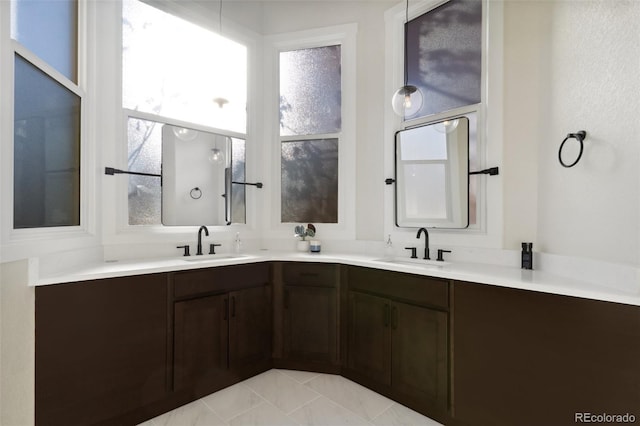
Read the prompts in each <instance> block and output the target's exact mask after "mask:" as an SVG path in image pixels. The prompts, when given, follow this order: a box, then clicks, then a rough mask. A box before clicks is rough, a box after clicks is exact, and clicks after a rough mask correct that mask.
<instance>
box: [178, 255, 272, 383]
mask: <svg viewBox="0 0 640 426" xmlns="http://www.w3.org/2000/svg"><path fill="white" fill-rule="evenodd" d="M268 277H269V275H268V266H267V265H264V264H263V265H260V264H259V265H248V266H240V267H238V266H231V267H221V268H212V269H204V270H196V271H187V272H181V273H175V274H174V276H173V285H174V295H175V296H174V304H173V306H174V326H173V336H174V352H173V354H174V355H173V378H174V382H173V383H174V389H175V390H176V391H185V390H187V391H190V392H192V393H193V394H194V395H205V394H207V393H210V392H213V391H215V390H218V389H220V388H222V387H224V386H228V385H229V384H232V383H234V382H235V381H237V380H238V378H245V377H250V376H251V375H252V374H256V373H258V372H260V371H263V370H265V369H267V368H268V367H269V365H270V362H271V290H270V289H271V287H270V286H269V283H268Z"/></svg>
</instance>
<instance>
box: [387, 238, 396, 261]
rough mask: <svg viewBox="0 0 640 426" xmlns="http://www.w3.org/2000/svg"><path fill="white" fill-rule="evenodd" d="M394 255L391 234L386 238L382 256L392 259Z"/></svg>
mask: <svg viewBox="0 0 640 426" xmlns="http://www.w3.org/2000/svg"><path fill="white" fill-rule="evenodd" d="M395 256H396V251H395V249H394V248H393V243H392V242H391V234H389V237H388V238H387V242H386V243H385V247H384V257H385V258H387V259H393V258H394V257H395Z"/></svg>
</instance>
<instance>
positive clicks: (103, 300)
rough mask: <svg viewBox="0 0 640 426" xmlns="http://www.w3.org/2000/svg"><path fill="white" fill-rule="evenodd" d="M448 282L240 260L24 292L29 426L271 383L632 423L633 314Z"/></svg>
mask: <svg viewBox="0 0 640 426" xmlns="http://www.w3.org/2000/svg"><path fill="white" fill-rule="evenodd" d="M183 263H186V262H183ZM174 269H175V270H174ZM452 271H453V272H447V270H446V268H444V269H443V268H423V269H418V268H415V267H410V266H409V267H405V266H398V265H397V264H394V263H391V262H388V263H385V262H375V261H372V260H371V259H364V258H354V257H351V258H348V257H345V258H344V259H342V260H340V259H339V258H337V257H323V256H317V257H313V256H306V257H290V256H271V257H269V256H262V257H260V256H255V257H254V258H252V259H244V260H242V261H241V262H239V263H237V264H234V261H233V260H229V261H228V262H222V264H220V266H212V265H211V264H208V263H207V262H202V263H200V264H196V263H192V264H191V265H190V266H189V267H180V268H173V267H172V266H171V265H164V266H162V267H161V268H150V269H144V268H142V269H137V270H136V271H135V272H134V273H131V274H130V275H126V272H125V271H120V272H118V274H116V275H121V276H115V277H110V278H108V277H103V276H104V275H109V274H108V273H102V272H100V273H96V274H95V275H97V276H101V277H102V278H100V279H85V280H79V279H78V276H76V277H75V278H71V279H73V281H75V282H67V283H58V284H53V283H51V285H41V286H38V287H36V405H35V410H36V424H38V425H65V426H68V425H87V424H104V425H107V424H113V425H115V424H136V423H140V422H142V421H144V420H147V419H149V418H152V417H155V416H157V415H159V414H161V413H163V412H166V411H169V410H171V409H173V408H175V407H177V406H179V405H182V404H185V403H187V402H189V401H192V400H194V399H197V398H199V397H202V396H204V395H207V394H209V393H211V392H214V391H217V390H219V389H222V388H224V387H227V386H229V385H231V384H233V383H236V382H239V381H241V380H244V379H246V378H248V377H251V376H253V375H256V374H258V373H260V372H262V371H266V370H268V369H270V368H272V367H276V368H291V369H302V370H308V371H317V372H327V373H334V374H342V375H344V376H345V377H347V378H349V379H352V380H354V381H356V382H359V383H361V384H362V385H364V386H366V387H369V388H371V389H373V390H375V391H377V392H379V393H381V394H383V395H386V396H388V397H390V398H392V399H394V400H396V401H398V402H400V403H402V404H405V405H407V406H409V407H411V408H413V409H415V410H417V411H419V412H421V413H423V414H425V415H427V416H429V417H431V418H433V419H435V420H437V421H439V422H441V423H444V424H452V425H488V424H492V425H513V424H519V425H529V424H530V425H539V424H558V425H561V424H575V419H574V415H575V413H577V412H592V413H610V414H625V413H631V414H635V415H636V416H639V415H640V405H639V404H638V401H640V362H638V360H639V359H640V306H638V305H640V304H630V303H620V302H614V301H601V300H591V299H587V298H582V297H574V296H571V295H559V294H551V293H548V292H539V291H533V290H531V289H523V288H510V287H507V286H504V282H503V281H501V279H502V280H503V279H504V276H503V277H502V278H496V283H497V284H496V285H492V284H490V283H486V282H473V281H471V280H465V279H462V278H463V277H464V276H467V277H469V276H470V275H469V274H466V273H462V272H460V273H456V272H455V269H452ZM145 272H151V273H145ZM512 272H513V273H515V272H518V273H520V272H519V271H512ZM85 276H86V277H91V276H92V275H91V274H86V275H85ZM477 276H478V277H480V278H481V277H482V274H479V275H477ZM482 281H485V279H484V278H482ZM533 281H535V280H533ZM542 288H544V287H542Z"/></svg>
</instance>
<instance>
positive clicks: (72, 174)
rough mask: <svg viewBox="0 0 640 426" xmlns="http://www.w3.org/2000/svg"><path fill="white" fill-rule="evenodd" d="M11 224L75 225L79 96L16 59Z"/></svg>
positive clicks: (76, 221)
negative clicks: (12, 208) (12, 213)
mask: <svg viewBox="0 0 640 426" xmlns="http://www.w3.org/2000/svg"><path fill="white" fill-rule="evenodd" d="M14 95H15V103H14V210H13V212H14V228H40V227H50V226H77V225H80V98H79V97H78V96H77V95H75V94H74V93H73V92H71V91H69V90H68V89H66V88H65V87H64V86H62V85H61V84H59V83H58V82H56V81H55V80H53V79H52V78H51V77H49V76H48V75H46V74H45V73H43V72H42V71H40V70H39V69H38V68H36V67H35V66H34V65H32V64H31V63H29V62H27V61H26V60H25V59H23V58H22V57H20V56H18V55H16V57H15V94H14Z"/></svg>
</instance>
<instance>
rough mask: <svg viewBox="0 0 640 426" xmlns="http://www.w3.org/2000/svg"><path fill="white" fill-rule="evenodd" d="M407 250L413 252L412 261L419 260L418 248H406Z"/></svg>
mask: <svg viewBox="0 0 640 426" xmlns="http://www.w3.org/2000/svg"><path fill="white" fill-rule="evenodd" d="M404 249H405V250H411V258H412V259H417V258H418V254H417V250H418V249H417V248H416V247H405V248H404Z"/></svg>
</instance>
